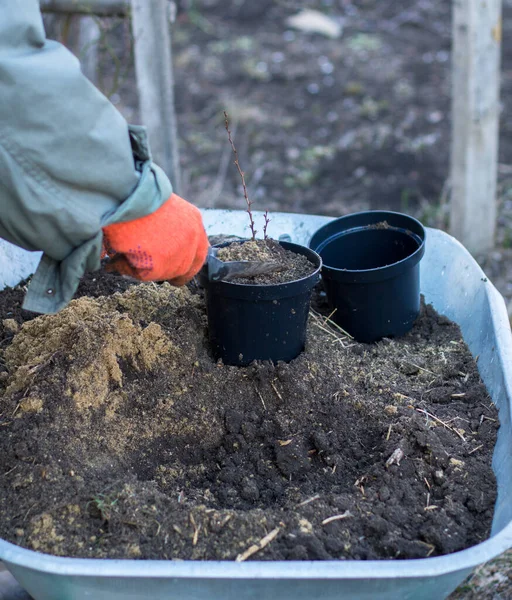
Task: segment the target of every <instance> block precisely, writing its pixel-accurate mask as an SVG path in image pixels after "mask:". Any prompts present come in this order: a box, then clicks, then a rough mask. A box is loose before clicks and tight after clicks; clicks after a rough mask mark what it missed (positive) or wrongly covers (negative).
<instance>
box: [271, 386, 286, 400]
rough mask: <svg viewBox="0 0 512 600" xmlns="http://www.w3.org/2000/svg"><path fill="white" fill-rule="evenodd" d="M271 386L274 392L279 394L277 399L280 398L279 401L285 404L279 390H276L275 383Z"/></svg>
mask: <svg viewBox="0 0 512 600" xmlns="http://www.w3.org/2000/svg"><path fill="white" fill-rule="evenodd" d="M270 385H271V386H272V389H273V390H274V392H275V393H276V394H277V397H278V398H279V400H281V402H284V400H283V397H282V396H281V394H280V393H279V390H278V389H277V388H276V386H275V384H274V382H273V381H271V382H270Z"/></svg>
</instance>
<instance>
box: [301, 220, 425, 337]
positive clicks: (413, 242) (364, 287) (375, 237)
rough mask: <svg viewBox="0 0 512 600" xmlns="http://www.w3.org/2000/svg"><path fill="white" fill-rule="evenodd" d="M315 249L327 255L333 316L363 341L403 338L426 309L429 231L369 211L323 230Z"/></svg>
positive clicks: (413, 222)
mask: <svg viewBox="0 0 512 600" xmlns="http://www.w3.org/2000/svg"><path fill="white" fill-rule="evenodd" d="M309 246H310V248H312V249H313V250H316V251H317V252H318V254H320V256H321V257H322V261H323V268H322V279H323V281H324V285H325V290H326V293H327V298H328V300H329V304H330V306H331V309H332V310H335V312H334V314H333V316H332V317H331V318H332V319H333V320H334V321H336V323H338V324H339V325H340V326H341V327H343V329H345V330H346V331H348V333H350V334H351V335H352V336H353V337H354V338H355V339H356V340H358V341H360V342H374V341H376V340H379V339H381V338H383V337H393V336H400V335H403V334H405V333H407V331H409V330H410V329H411V327H412V325H413V323H414V321H415V319H416V317H417V316H418V314H419V310H420V272H419V262H420V260H421V258H422V257H423V255H424V253H425V229H424V227H423V225H422V224H421V223H420V222H419V221H417V220H416V219H414V218H412V217H409V216H408V215H404V214H401V213H396V212H391V211H382V210H376V211H367V212H360V213H354V214H351V215H347V216H345V217H341V218H340V219H336V220H334V221H331V222H330V223H327V225H324V226H323V227H321V228H320V229H319V230H318V231H317V232H316V233H315V234H314V235H313V237H312V238H311V241H310V243H309Z"/></svg>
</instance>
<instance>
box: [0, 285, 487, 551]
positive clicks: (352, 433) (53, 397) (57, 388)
mask: <svg viewBox="0 0 512 600" xmlns="http://www.w3.org/2000/svg"><path fill="white" fill-rule="evenodd" d="M109 293H111V294H112V295H110V296H106V297H101V296H100V294H109ZM79 295H81V296H82V297H80V298H79V299H77V300H74V301H73V302H72V303H71V305H70V306H69V307H68V308H66V309H65V310H63V311H62V312H61V313H59V314H57V315H53V316H43V317H38V318H33V319H31V320H28V321H27V320H26V319H27V317H28V316H29V315H28V313H23V312H22V311H21V309H20V308H19V306H20V303H21V300H22V297H23V290H22V289H16V290H8V291H5V292H2V293H0V323H3V324H2V325H1V328H0V331H1V334H0V364H1V365H2V373H0V434H1V435H0V478H1V480H2V481H1V485H0V514H1V515H2V518H1V519H0V536H1V537H2V538H5V539H7V540H10V541H12V542H14V543H17V544H19V545H21V546H23V547H27V548H32V549H36V550H39V551H43V552H49V553H52V554H56V555H71V556H82V557H132V558H133V557H136V558H166V559H199V560H202V559H225V560H234V559H236V558H237V557H240V558H249V556H248V553H245V552H246V550H248V549H249V548H251V546H253V545H254V544H257V543H258V542H259V541H260V540H262V539H264V542H263V543H262V544H261V545H265V544H266V545H265V547H264V548H262V549H261V550H259V551H258V552H255V553H254V554H252V558H257V559H263V560H274V559H276V560H277V559H299V560H305V559H315V560H316V559H346V558H355V559H371V558H413V557H426V556H434V555H438V554H443V553H449V552H453V551H456V550H460V549H462V548H465V547H468V546H471V545H473V544H476V543H478V542H480V541H482V540H483V539H485V538H486V537H487V536H488V535H489V530H490V524H491V518H492V512H493V505H494V502H495V494H496V488H495V480H494V476H493V473H492V470H491V454H492V451H493V447H494V443H495V439H496V431H497V428H498V420H497V413H496V410H495V408H494V406H493V404H492V402H491V401H490V399H489V396H488V395H487V392H486V390H485V388H484V386H483V384H482V382H481V381H480V378H479V375H478V373H477V370H476V365H475V362H474V361H473V359H472V358H471V356H470V354H469V352H468V349H467V348H466V346H465V344H464V343H463V342H462V340H461V335H460V332H459V329H458V327H457V326H456V325H454V324H453V323H451V322H449V321H448V320H447V319H446V318H444V317H442V316H439V315H437V314H436V313H435V311H433V310H432V308H431V307H429V306H426V307H423V308H422V312H421V316H420V317H419V319H418V321H417V323H416V324H415V326H414V329H413V330H412V331H411V332H410V333H409V334H408V335H406V336H405V337H403V338H402V339H397V340H389V339H385V340H383V341H381V342H379V343H377V344H373V345H364V344H358V343H355V342H353V341H351V340H350V339H348V338H345V337H342V336H341V335H339V333H338V331H337V330H336V329H335V328H331V326H330V325H329V322H327V321H326V320H325V317H323V316H320V314H319V313H318V312H315V313H312V314H311V318H310V322H309V330H308V341H307V347H306V351H305V352H304V353H303V354H302V355H301V356H299V357H298V358H297V359H296V360H294V361H292V362H291V363H290V364H278V365H277V366H273V365H272V364H265V363H262V364H254V365H252V366H250V367H247V368H238V367H228V366H224V365H222V364H220V363H214V362H213V361H212V359H211V357H210V354H209V350H208V344H207V335H206V316H205V310H204V305H203V299H202V295H201V293H200V291H199V290H197V288H195V287H194V286H193V285H192V286H190V287H189V288H182V289H176V288H171V287H170V286H169V285H167V284H163V285H155V284H141V285H131V282H130V281H128V280H126V279H123V278H121V277H118V276H115V275H107V274H104V273H103V274H101V273H100V274H98V273H96V274H93V275H88V276H87V278H86V279H85V280H84V281H83V283H82V285H81V288H80V294H79ZM315 307H316V309H317V311H320V312H322V310H323V301H322V297H321V296H320V294H319V292H316V296H315ZM31 316H33V315H31ZM23 321H25V323H24V324H23V326H22V328H21V329H19V325H21V324H22V322H23ZM18 329H19V330H18ZM16 331H17V333H15V335H14V337H13V334H14V332H16ZM244 553H245V554H244Z"/></svg>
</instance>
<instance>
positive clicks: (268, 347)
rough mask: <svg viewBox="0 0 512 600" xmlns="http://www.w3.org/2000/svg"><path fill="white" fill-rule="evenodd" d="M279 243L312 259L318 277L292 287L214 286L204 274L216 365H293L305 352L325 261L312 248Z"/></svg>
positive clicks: (223, 283) (230, 283)
mask: <svg viewBox="0 0 512 600" xmlns="http://www.w3.org/2000/svg"><path fill="white" fill-rule="evenodd" d="M279 243H280V244H281V245H282V246H283V248H285V249H287V250H291V251H292V252H295V253H297V254H302V255H304V256H306V257H307V258H308V259H309V260H310V261H311V262H312V263H313V264H314V265H315V266H316V269H315V270H314V272H313V273H311V275H308V276H307V277H304V278H302V279H298V280H295V281H290V282H287V283H279V284H271V285H250V284H242V283H236V282H235V281H210V280H209V279H208V273H207V271H206V267H205V268H203V270H202V271H201V273H200V276H199V280H200V283H201V285H202V286H203V287H204V289H205V294H206V309H207V313H208V332H209V337H210V344H211V347H212V351H213V355H214V357H215V359H216V360H218V359H222V361H223V362H224V363H225V364H228V365H238V366H246V365H248V364H249V363H251V362H252V361H253V360H271V361H273V362H277V361H280V360H282V361H290V360H293V359H294V358H295V357H297V356H298V355H299V354H300V353H301V352H302V351H303V350H304V345H305V341H306V324H307V319H308V312H309V303H310V299H311V291H312V289H313V288H314V286H315V285H316V284H317V283H318V281H319V280H320V268H321V266H322V261H321V259H320V257H319V256H318V254H317V253H316V252H314V251H313V250H311V249H309V248H307V247H306V246H300V245H298V244H292V243H290V242H279ZM225 245H227V244H221V246H225Z"/></svg>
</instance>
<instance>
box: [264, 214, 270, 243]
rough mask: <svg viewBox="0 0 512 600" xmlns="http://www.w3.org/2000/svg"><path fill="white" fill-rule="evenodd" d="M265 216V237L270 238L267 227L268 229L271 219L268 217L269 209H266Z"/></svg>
mask: <svg viewBox="0 0 512 600" xmlns="http://www.w3.org/2000/svg"><path fill="white" fill-rule="evenodd" d="M263 218H264V219H265V224H264V225H263V239H265V240H266V239H268V235H267V229H268V224H269V223H270V219H269V217H268V210H266V211H265V214H264V215H263Z"/></svg>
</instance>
